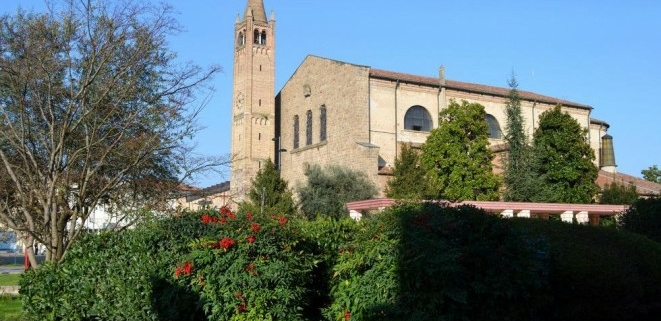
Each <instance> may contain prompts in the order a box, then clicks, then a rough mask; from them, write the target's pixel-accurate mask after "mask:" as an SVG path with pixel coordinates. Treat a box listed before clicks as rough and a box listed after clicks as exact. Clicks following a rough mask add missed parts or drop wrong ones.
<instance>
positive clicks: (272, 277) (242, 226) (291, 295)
mask: <svg viewBox="0 0 661 321" xmlns="http://www.w3.org/2000/svg"><path fill="white" fill-rule="evenodd" d="M288 221H289V219H288V218H287V217H285V216H281V215H277V216H276V215H274V216H265V215H252V214H250V213H245V214H243V213H238V214H237V213H233V212H231V211H230V210H229V208H226V207H223V208H220V209H219V211H218V213H213V212H205V214H204V215H202V222H203V223H204V224H209V223H216V224H213V226H210V227H209V228H208V229H204V232H205V233H206V234H205V235H204V236H203V237H200V238H197V239H196V240H195V241H194V242H191V243H189V246H190V248H191V249H192V251H191V253H190V254H188V257H189V258H190V260H191V262H193V264H195V274H197V275H205V276H216V275H222V276H223V277H208V278H205V280H204V286H202V285H201V283H202V282H199V281H196V280H190V279H188V278H179V281H178V282H180V284H181V285H183V286H186V287H188V289H189V290H190V291H191V292H192V293H197V294H199V297H200V300H203V301H205V302H208V304H206V305H205V314H207V316H208V317H209V319H210V320H231V319H242V318H240V317H238V314H243V313H246V314H247V313H249V314H250V317H249V318H248V319H250V320H267V319H273V316H275V315H286V316H292V317H294V318H293V319H291V318H288V319H290V320H304V319H301V318H300V316H301V314H302V312H301V311H303V310H302V308H303V305H304V303H305V302H306V298H305V295H306V289H305V287H302V286H301V282H303V281H302V280H308V279H309V278H310V276H309V274H310V273H311V272H310V270H311V268H310V267H311V266H312V265H313V264H312V262H313V254H312V253H309V252H307V251H306V248H304V247H302V244H300V242H298V240H299V239H301V238H302V237H301V236H300V235H299V233H300V231H299V230H297V229H293V228H290V227H289V224H288ZM257 238H259V242H257ZM214 249H216V250H214ZM283 269H286V271H283ZM283 272H286V273H283ZM179 273H184V272H183V270H182V272H179ZM228 291H231V292H228ZM218 293H229V295H224V296H223V295H218ZM207 307H208V308H207ZM207 309H208V310H207ZM244 319H245V318H244Z"/></svg>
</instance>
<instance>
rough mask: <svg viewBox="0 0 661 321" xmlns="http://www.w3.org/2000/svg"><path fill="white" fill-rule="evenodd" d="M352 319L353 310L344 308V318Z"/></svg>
mask: <svg viewBox="0 0 661 321" xmlns="http://www.w3.org/2000/svg"><path fill="white" fill-rule="evenodd" d="M349 319H351V312H349V310H344V320H347V321H348V320H349Z"/></svg>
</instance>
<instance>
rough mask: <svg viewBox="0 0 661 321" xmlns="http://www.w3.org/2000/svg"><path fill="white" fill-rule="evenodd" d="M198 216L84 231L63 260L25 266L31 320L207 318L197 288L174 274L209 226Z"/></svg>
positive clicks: (26, 306)
mask: <svg viewBox="0 0 661 321" xmlns="http://www.w3.org/2000/svg"><path fill="white" fill-rule="evenodd" d="M197 221H198V219H197V218H195V219H194V220H193V219H188V218H182V219H176V220H167V221H163V222H159V223H150V224H147V225H143V226H140V227H137V228H136V229H132V230H125V231H122V232H106V233H101V234H85V235H84V236H82V237H81V239H80V240H78V241H77V242H76V243H75V244H74V245H73V246H72V247H71V249H70V250H69V251H67V255H66V256H65V258H64V260H63V261H62V262H61V263H48V264H44V265H43V266H41V267H40V268H39V269H36V270H30V271H27V272H25V274H24V277H23V278H22V280H21V283H20V286H21V288H20V293H21V295H22V297H23V309H24V312H25V316H26V319H27V320H35V321H37V320H39V321H41V320H61V321H64V320H76V321H78V320H205V318H204V315H203V314H202V313H201V310H199V309H198V308H197V305H196V302H197V300H198V299H197V294H195V293H191V292H189V291H187V290H186V289H183V288H181V287H179V286H177V285H176V284H174V282H173V281H174V280H173V277H172V275H173V270H172V266H174V265H175V264H176V262H178V261H179V260H180V258H181V257H182V255H183V254H184V253H186V252H185V251H186V244H187V242H186V241H185V240H186V239H188V238H191V237H196V236H201V235H204V234H205V233H206V232H207V231H206V229H205V228H204V227H203V226H202V224H199V223H197Z"/></svg>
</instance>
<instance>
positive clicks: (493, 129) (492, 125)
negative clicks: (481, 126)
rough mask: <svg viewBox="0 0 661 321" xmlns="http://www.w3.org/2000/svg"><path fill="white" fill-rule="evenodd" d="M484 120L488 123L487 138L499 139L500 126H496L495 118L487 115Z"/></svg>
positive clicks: (500, 133)
mask: <svg viewBox="0 0 661 321" xmlns="http://www.w3.org/2000/svg"><path fill="white" fill-rule="evenodd" d="M485 118H486V119H487V123H489V138H491V139H501V137H502V132H501V130H500V124H498V120H497V119H496V117H493V115H490V114H487V115H486V116H485Z"/></svg>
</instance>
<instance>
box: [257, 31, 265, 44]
mask: <svg viewBox="0 0 661 321" xmlns="http://www.w3.org/2000/svg"><path fill="white" fill-rule="evenodd" d="M259 43H260V44H262V45H266V30H262V38H261V40H260V42H259Z"/></svg>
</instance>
